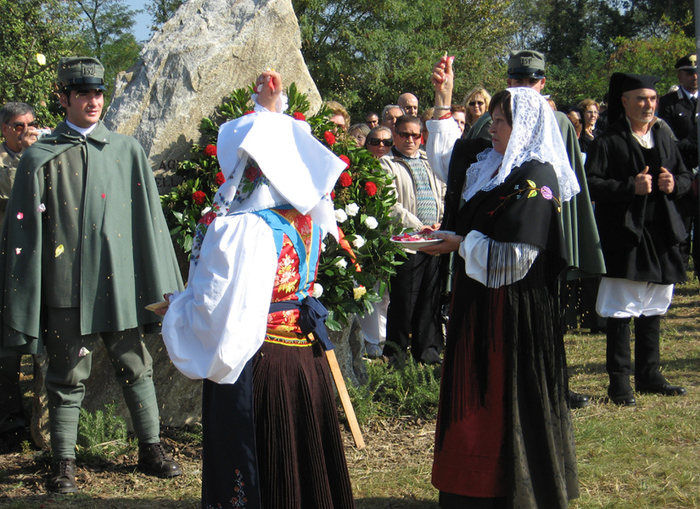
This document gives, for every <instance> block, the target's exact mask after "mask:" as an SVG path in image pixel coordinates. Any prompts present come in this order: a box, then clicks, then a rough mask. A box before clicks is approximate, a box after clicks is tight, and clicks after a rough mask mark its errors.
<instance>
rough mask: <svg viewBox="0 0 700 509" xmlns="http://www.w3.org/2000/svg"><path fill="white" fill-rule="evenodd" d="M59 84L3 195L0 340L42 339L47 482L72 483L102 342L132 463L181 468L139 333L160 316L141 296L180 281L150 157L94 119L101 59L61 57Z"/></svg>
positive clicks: (37, 342)
mask: <svg viewBox="0 0 700 509" xmlns="http://www.w3.org/2000/svg"><path fill="white" fill-rule="evenodd" d="M58 87H59V101H60V104H61V106H62V107H63V108H65V110H66V118H65V121H64V122H61V123H59V124H58V126H57V127H56V129H55V130H54V132H53V134H52V136H50V137H48V138H44V139H41V140H39V141H38V142H36V143H35V144H34V145H32V146H31V147H30V148H29V149H27V151H26V152H25V153H24V154H23V155H22V158H21V160H20V163H19V166H18V168H17V176H16V181H15V185H14V188H13V191H12V196H11V197H10V201H9V203H8V205H7V217H6V221H5V223H4V225H3V235H2V242H3V245H2V246H1V247H2V249H0V252H2V257H1V258H0V279H2V278H4V280H2V281H0V289H1V290H2V291H3V293H2V294H0V295H2V310H3V312H2V320H3V324H2V336H0V338H1V341H2V346H3V347H5V348H8V347H13V348H14V349H15V350H17V351H20V352H22V353H38V352H39V351H42V350H43V348H44V347H45V348H46V353H47V356H48V368H47V373H46V391H47V395H48V408H49V426H50V429H51V452H52V456H53V465H52V471H51V474H50V476H49V479H48V482H47V489H48V490H49V491H50V492H53V493H74V492H76V491H78V487H77V484H76V481H75V471H76V466H75V446H76V440H77V434H78V418H79V415H80V408H81V405H82V401H83V397H84V395H85V382H86V380H87V379H88V378H89V377H90V374H91V369H92V352H93V351H94V350H95V349H96V348H98V347H99V346H100V345H99V343H100V342H102V343H103V344H104V346H105V348H106V350H107V354H108V356H109V358H110V361H111V362H112V366H113V367H114V372H115V375H116V379H117V381H118V382H119V384H120V386H121V388H122V393H123V395H124V399H125V400H126V405H127V407H128V409H129V413H130V415H131V420H132V424H133V428H134V431H135V433H136V436H137V437H138V440H139V462H138V468H139V469H140V470H143V471H146V472H148V473H151V474H153V475H158V476H160V477H173V476H176V475H180V474H181V471H180V467H179V466H178V464H177V463H176V462H175V461H173V460H172V458H170V457H169V456H168V455H167V454H166V453H165V451H164V449H163V447H162V445H161V444H160V418H159V414H158V402H157V400H156V393H155V388H154V385H153V367H152V359H151V356H150V355H149V353H148V351H147V349H146V347H145V345H144V343H143V334H144V333H145V332H149V331H153V332H155V330H157V326H158V322H159V317H158V316H157V315H155V314H153V313H151V312H150V311H148V310H146V309H145V306H146V305H148V304H150V303H153V302H157V301H160V300H162V296H163V294H164V293H168V292H172V291H174V290H178V289H182V280H181V278H180V274H179V270H178V265H177V260H176V258H175V253H174V251H173V247H172V241H171V239H170V235H169V233H168V228H167V225H166V223H165V218H164V217H163V211H162V209H161V207H160V200H159V197H158V190H157V188H156V184H155V180H154V178H153V173H152V170H151V166H150V164H149V163H148V159H147V157H146V154H145V153H144V151H143V148H141V146H140V145H139V144H138V142H137V141H136V140H135V139H134V138H131V137H129V136H123V135H120V134H116V133H113V132H111V131H109V130H108V129H107V128H106V127H105V126H104V124H103V123H102V122H101V121H100V116H101V114H102V107H103V105H104V96H103V92H104V90H105V85H104V67H103V66H102V64H101V63H100V62H99V61H98V60H97V59H95V58H90V57H67V58H62V59H61V60H60V61H59V64H58ZM6 274H7V275H8V277H4V276H5V275H6ZM10 296H11V298H10ZM100 340H101V341H100ZM100 375H101V373H97V376H100Z"/></svg>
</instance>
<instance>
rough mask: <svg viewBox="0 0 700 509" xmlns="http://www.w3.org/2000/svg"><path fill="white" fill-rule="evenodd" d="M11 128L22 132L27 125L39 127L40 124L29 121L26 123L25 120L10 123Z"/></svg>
mask: <svg viewBox="0 0 700 509" xmlns="http://www.w3.org/2000/svg"><path fill="white" fill-rule="evenodd" d="M9 125H10V128H12V130H13V131H14V132H16V133H21V132H22V131H24V130H25V129H26V128H27V127H38V126H39V124H38V123H36V122H29V123H28V124H25V123H24V122H13V123H12V124H9Z"/></svg>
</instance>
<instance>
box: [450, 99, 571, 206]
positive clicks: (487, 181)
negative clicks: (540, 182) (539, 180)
mask: <svg viewBox="0 0 700 509" xmlns="http://www.w3.org/2000/svg"><path fill="white" fill-rule="evenodd" d="M508 92H510V95H511V109H512V111H513V131H512V132H511V135H510V140H509V141H508V146H507V147H506V153H505V154H504V155H501V154H499V153H498V152H496V151H495V150H493V149H488V150H485V151H484V152H482V153H481V154H479V155H478V157H477V162H476V163H474V164H472V165H471V166H470V167H469V169H468V170H467V182H466V186H465V189H464V194H463V195H462V196H463V198H464V200H465V201H468V200H469V199H470V198H472V197H473V196H474V195H475V194H476V193H478V192H479V191H489V190H491V189H493V188H495V187H496V186H498V185H500V184H502V183H503V182H504V181H505V179H506V178H507V177H508V175H510V172H511V171H513V168H517V167H518V166H520V165H522V164H523V163H524V162H526V161H533V160H534V161H539V162H541V163H549V164H551V165H552V166H553V167H554V173H556V175H557V180H558V181H559V193H560V199H561V201H569V200H570V199H571V198H572V197H573V196H574V195H576V194H577V193H578V192H579V191H580V187H579V184H578V180H577V179H576V174H575V173H574V172H573V170H572V169H571V164H569V157H568V154H567V152H566V146H565V145H564V141H563V140H562V137H561V132H560V131H559V125H558V124H557V120H556V118H555V116H554V112H553V111H552V108H551V107H550V106H549V104H548V103H547V101H546V100H545V98H544V97H542V95H541V94H540V93H539V92H537V91H535V90H533V89H531V88H527V87H518V88H509V89H508ZM494 174H495V175H494Z"/></svg>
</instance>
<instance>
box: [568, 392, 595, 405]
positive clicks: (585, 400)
mask: <svg viewBox="0 0 700 509" xmlns="http://www.w3.org/2000/svg"><path fill="white" fill-rule="evenodd" d="M590 405H591V399H590V398H589V397H588V396H586V395H585V394H579V393H578V392H574V391H569V408H586V407H587V406H590Z"/></svg>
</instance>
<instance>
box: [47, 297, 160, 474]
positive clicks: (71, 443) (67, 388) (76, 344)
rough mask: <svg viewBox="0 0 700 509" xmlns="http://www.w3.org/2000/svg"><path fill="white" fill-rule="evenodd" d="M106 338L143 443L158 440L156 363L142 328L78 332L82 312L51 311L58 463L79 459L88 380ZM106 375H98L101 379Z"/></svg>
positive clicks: (50, 372)
mask: <svg viewBox="0 0 700 509" xmlns="http://www.w3.org/2000/svg"><path fill="white" fill-rule="evenodd" d="M100 338H101V339H102V341H103V342H104V345H105V347H106V348H107V353H108V355H109V358H110V360H111V362H112V366H114V370H115V374H116V377H117V381H118V382H119V384H120V385H121V387H122V392H123V394H124V399H125V400H126V405H127V407H128V408H129V412H130V414H131V420H132V422H133V424H134V431H135V433H136V436H137V437H138V439H139V443H140V444H142V445H143V444H152V443H155V442H159V441H160V438H159V434H160V418H159V415H158V403H157V401H156V392H155V387H154V385H153V361H152V359H151V356H150V354H149V353H148V350H147V349H146V345H145V344H144V343H143V335H142V333H141V331H140V330H139V329H138V328H135V329H128V330H124V331H119V332H102V333H99V334H98V333H95V334H88V335H81V334H80V310H79V309H78V308H47V333H46V341H45V343H46V351H47V354H48V358H49V366H48V369H47V373H46V391H47V395H48V400H49V421H50V429H51V450H52V455H53V458H54V460H56V461H58V460H61V459H64V458H75V445H76V442H77V438H78V418H79V417H80V406H81V404H82V401H83V397H84V396H85V384H84V382H85V380H87V379H88V378H89V377H90V371H91V369H92V353H91V352H92V351H93V350H94V349H95V348H96V347H97V346H98V345H97V341H98V339H100ZM100 375H102V374H101V373H98V376H100Z"/></svg>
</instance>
